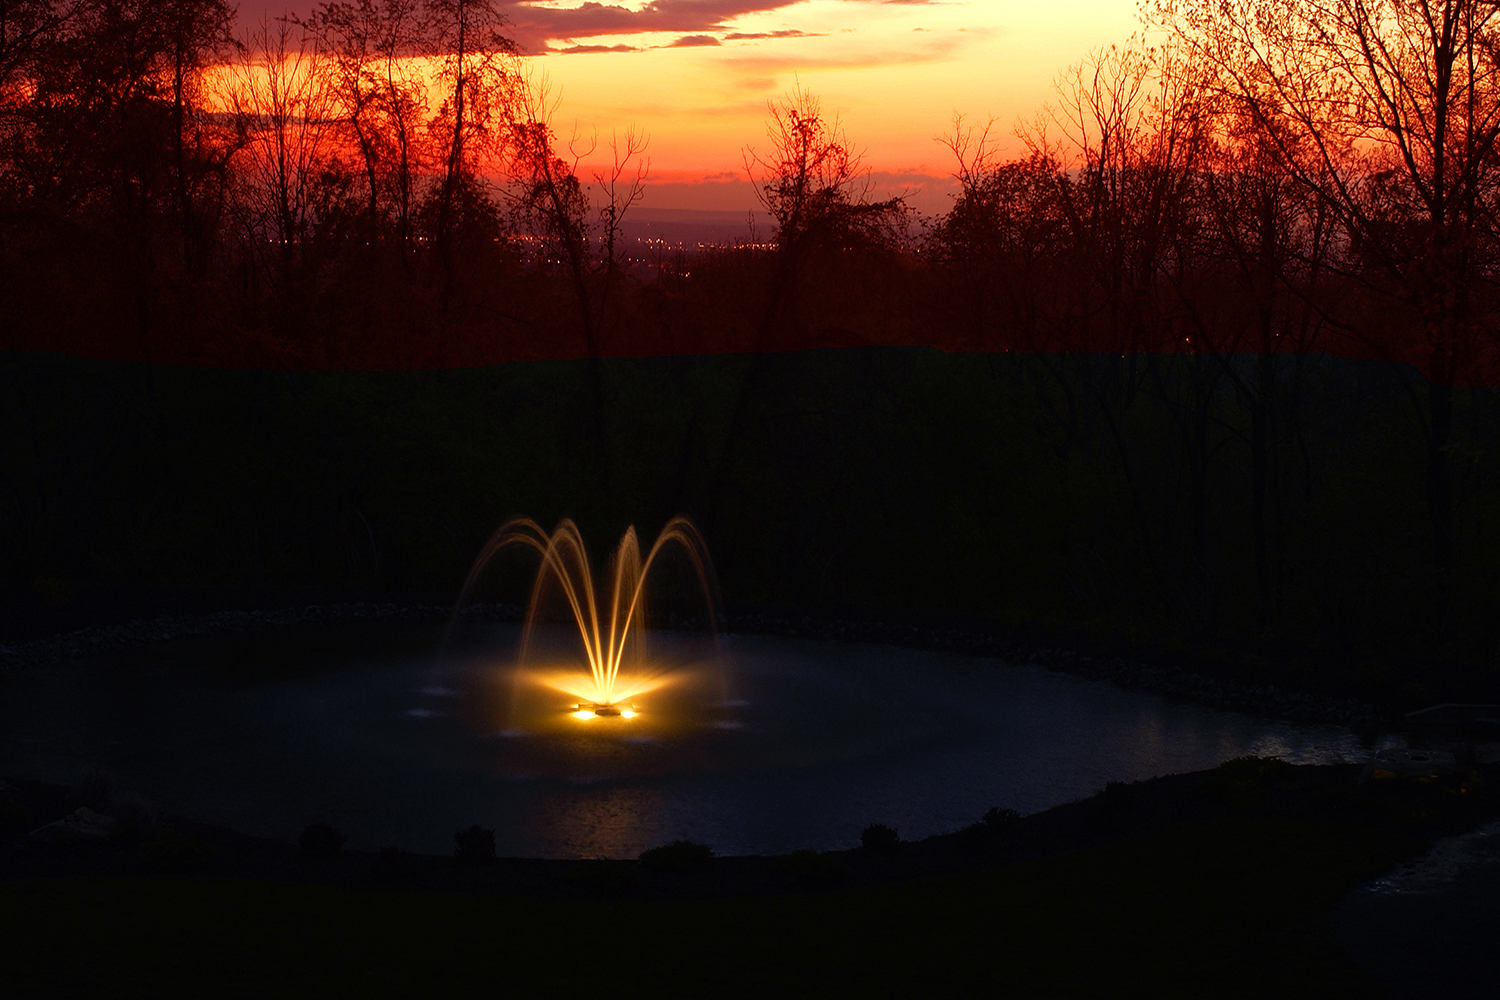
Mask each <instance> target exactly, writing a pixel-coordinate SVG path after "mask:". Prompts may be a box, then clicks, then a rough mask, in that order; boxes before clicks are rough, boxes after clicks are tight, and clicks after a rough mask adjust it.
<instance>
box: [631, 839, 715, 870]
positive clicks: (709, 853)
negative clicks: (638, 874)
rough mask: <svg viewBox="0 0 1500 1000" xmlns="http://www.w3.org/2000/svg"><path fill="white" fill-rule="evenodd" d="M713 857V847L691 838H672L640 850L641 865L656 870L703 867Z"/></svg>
mask: <svg viewBox="0 0 1500 1000" xmlns="http://www.w3.org/2000/svg"><path fill="white" fill-rule="evenodd" d="M713 859H714V849H713V848H712V847H709V846H708V845H707V844H699V843H695V842H694V841H691V840H674V841H672V842H671V843H670V844H664V845H663V846H661V847H653V848H651V849H650V850H648V851H642V852H641V856H640V862H641V864H642V866H644V867H646V868H649V869H651V870H652V871H658V872H684V871H690V870H692V869H694V868H704V867H707V866H708V864H709V863H710V862H711V861H713Z"/></svg>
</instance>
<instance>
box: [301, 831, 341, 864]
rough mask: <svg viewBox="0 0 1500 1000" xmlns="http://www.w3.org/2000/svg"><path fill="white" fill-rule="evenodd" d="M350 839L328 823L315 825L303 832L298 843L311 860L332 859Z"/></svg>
mask: <svg viewBox="0 0 1500 1000" xmlns="http://www.w3.org/2000/svg"><path fill="white" fill-rule="evenodd" d="M348 839H349V838H347V837H345V836H344V835H343V834H342V833H339V832H338V831H337V830H335V829H334V828H333V827H331V826H329V825H328V824H327V823H314V824H312V825H311V826H308V827H307V828H305V829H304V830H303V831H302V839H301V840H299V841H297V843H298V844H299V845H300V846H301V848H302V853H303V854H304V855H306V856H307V857H309V858H331V857H333V856H334V855H335V854H337V853H338V852H339V849H340V848H342V847H343V846H344V841H345V840H348Z"/></svg>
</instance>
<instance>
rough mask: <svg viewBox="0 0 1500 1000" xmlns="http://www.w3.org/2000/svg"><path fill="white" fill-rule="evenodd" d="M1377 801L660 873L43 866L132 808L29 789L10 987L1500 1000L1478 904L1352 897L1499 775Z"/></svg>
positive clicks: (1120, 788) (1176, 806)
mask: <svg viewBox="0 0 1500 1000" xmlns="http://www.w3.org/2000/svg"><path fill="white" fill-rule="evenodd" d="M1359 771H1360V769H1359V768H1358V767H1357V766H1347V767H1293V766H1291V765H1287V764H1284V763H1281V762H1277V761H1257V760H1246V761H1235V762H1231V763H1229V764H1226V765H1224V766H1223V767H1220V768H1218V769H1215V770H1213V771H1208V772H1200V773H1197V774H1189V775H1179V776H1173V777H1167V778H1160V779H1156V780H1153V781H1148V782H1141V783H1137V784H1133V785H1118V784H1117V785H1112V786H1111V787H1110V788H1108V789H1106V790H1105V791H1104V792H1102V793H1100V794H1099V795H1097V796H1095V797H1093V798H1091V799H1088V800H1084V801H1080V802H1074V803H1070V804H1067V805H1064V806H1060V807H1057V808H1055V809H1052V810H1049V811H1047V812H1044V813H1039V814H1036V815H1033V816H1027V817H1024V818H1013V819H1009V820H1007V819H1005V818H1004V817H1000V816H996V817H994V818H993V819H992V820H991V821H990V822H979V823H976V825H975V826H973V827H970V828H968V829H966V830H962V831H958V832H955V833H953V834H949V835H945V836H940V837H933V838H930V839H928V840H924V841H921V842H918V843H901V844H899V845H896V846H894V847H891V848H889V849H885V850H871V849H863V848H861V849H856V850H852V851H843V852H832V853H826V854H814V853H811V852H799V853H797V854H793V855H788V856H785V857H781V858H770V857H737V858H713V859H711V860H707V861H700V862H698V863H696V864H695V863H693V861H692V859H691V858H690V857H678V858H677V859H676V860H677V861H678V862H679V863H678V864H676V865H673V864H670V862H671V861H672V858H670V857H669V858H667V859H665V860H666V862H668V863H665V864H661V863H659V864H658V865H656V866H650V865H647V864H644V863H642V862H639V861H605V860H594V861H539V860H524V859H498V860H490V861H484V862H479V863H468V864H466V863H462V862H460V861H459V860H457V859H456V858H445V857H432V856H417V855H408V854H400V853H396V852H394V851H387V852H385V853H384V854H361V853H356V852H344V851H339V852H336V853H333V854H331V855H329V856H324V857H314V856H310V855H309V854H308V853H307V852H305V851H303V850H301V849H299V848H298V847H296V846H292V845H286V844H280V843H276V842H271V841H265V840H258V839H255V838H249V837H244V836H241V835H238V834H235V833H233V832H231V831H227V830H221V829H215V828H210V827H204V826H201V825H195V824H192V823H189V822H187V821H185V820H181V819H175V818H171V817H168V818H165V819H158V820H157V821H156V822H155V824H154V826H153V825H151V824H146V823H137V824H135V825H136V827H137V829H136V831H135V832H134V834H133V835H123V836H116V837H113V838H110V839H107V840H101V841H97V842H91V843H45V844H44V843H37V842H34V841H33V840H30V839H28V838H26V837H25V835H24V834H25V831H26V830H27V829H31V828H34V827H35V826H36V825H38V824H40V823H43V822H46V821H49V820H52V819H56V818H59V817H61V816H63V815H65V814H67V812H68V811H69V810H71V809H73V808H75V807H76V806H77V804H78V803H79V802H80V801H82V798H83V797H85V796H90V795H92V796H94V801H95V805H97V806H98V807H99V808H100V809H101V810H102V811H108V810H109V809H110V808H111V806H110V803H109V801H108V799H107V796H108V792H107V790H102V789H101V788H100V787H98V786H95V787H92V788H80V789H74V790H67V789H62V788H58V787H55V786H45V785H41V784H37V783H29V782H25V781H14V780H13V781H9V782H8V784H9V788H8V790H7V791H5V792H4V793H3V801H4V810H5V813H4V814H5V816H6V817H7V822H8V824H9V826H8V827H7V836H6V838H5V845H6V846H5V850H4V854H3V860H0V956H3V958H0V983H3V986H4V994H5V995H6V996H8V997H9V996H17V997H19V996H63V995H78V996H81V995H127V996H158V995H193V996H199V995H214V996H273V995H274V996H281V995H298V996H303V995H305V996H345V995H360V996H387V995H389V996H415V995H437V994H447V995H454V994H463V993H472V992H475V991H485V992H494V993H499V994H501V995H515V996H574V995H584V994H594V993H600V992H607V993H610V994H615V995H620V994H623V995H640V996H683V997H700V996H714V997H718V996H865V995H877V996H923V995H926V996H953V995H957V994H958V993H959V992H960V991H962V992H969V991H975V992H979V993H981V994H982V995H1016V996H1110V995H1126V994H1142V995H1153V996H1194V997H1207V996H1247V997H1264V996H1278V997H1286V996H1308V997H1337V996H1380V995H1393V996H1419V995H1424V994H1425V995H1432V996H1445V997H1459V996H1490V995H1492V993H1490V992H1489V991H1488V989H1487V988H1488V987H1491V986H1492V985H1493V983H1494V982H1495V976H1496V974H1497V968H1496V961H1495V958H1494V955H1493V948H1492V947H1491V945H1492V943H1493V941H1494V940H1495V939H1496V936H1497V934H1500V924H1497V921H1496V917H1497V912H1496V909H1495V907H1494V905H1493V903H1490V902H1487V900H1492V899H1493V898H1494V897H1493V896H1492V895H1488V894H1486V893H1485V892H1483V891H1477V892H1476V891H1474V889H1475V887H1473V886H1469V887H1466V889H1465V891H1468V892H1469V896H1468V897H1465V900H1461V901H1460V902H1462V903H1463V905H1462V906H1461V907H1459V908H1458V909H1455V908H1454V907H1453V906H1450V905H1447V904H1446V903H1445V902H1444V901H1443V900H1442V899H1436V900H1434V899H1433V898H1426V899H1424V900H1420V901H1418V904H1417V905H1418V907H1419V909H1420V907H1427V910H1426V911H1423V912H1417V911H1412V910H1411V908H1410V906H1408V908H1407V910H1406V911H1401V910H1399V909H1394V910H1393V909H1392V908H1391V907H1390V906H1385V907H1384V908H1382V907H1381V906H1374V907H1371V906H1368V905H1367V906H1365V907H1364V908H1363V909H1360V908H1358V907H1355V908H1353V909H1351V906H1350V904H1349V903H1348V901H1347V897H1348V894H1349V892H1350V890H1351V889H1352V888H1353V887H1355V886H1356V885H1358V884H1360V883H1361V882H1364V881H1365V880H1368V879H1370V878H1372V877H1374V876H1376V875H1379V874H1380V873H1382V872H1385V871H1388V870H1389V869H1391V868H1392V867H1393V866H1394V865H1396V864H1398V863H1399V862H1400V861H1402V860H1403V859H1406V858H1410V857H1412V856H1414V855H1416V854H1417V853H1419V852H1420V851H1422V850H1423V849H1425V848H1426V847H1427V845H1428V844H1429V843H1430V842H1431V840H1432V838H1435V837H1438V836H1442V835H1445V834H1450V833H1454V832H1457V831H1461V830H1466V829H1471V828H1473V827H1475V826H1476V825H1478V824H1481V823H1483V822H1486V821H1488V820H1490V819H1492V818H1493V817H1495V816H1496V815H1497V814H1500V795H1496V793H1495V789H1496V788H1497V787H1500V768H1497V767H1495V766H1493V765H1479V766H1478V767H1477V768H1475V769H1473V770H1469V771H1465V772H1462V773H1455V774H1450V775H1447V776H1445V777H1443V778H1442V779H1440V780H1435V781H1428V782H1423V781H1417V780H1413V779H1408V778H1397V777H1391V778H1387V779H1384V780H1377V781H1373V782H1367V783H1365V784H1359V782H1358V778H1359ZM100 796H104V798H100ZM115 811H117V812H128V810H121V809H116V810H115ZM1456 898H1457V897H1453V896H1450V897H1449V898H1448V902H1450V903H1451V902H1452V901H1453V899H1456ZM1341 901H1344V903H1343V905H1342V907H1340V903H1341ZM1434 910H1435V911H1436V912H1434ZM1413 913H1416V914H1417V917H1418V919H1419V920H1420V925H1419V926H1415V927H1414V926H1413V925H1412V921H1411V917H1412V914H1413ZM1439 916H1440V917H1441V920H1442V923H1441V924H1440V925H1438V926H1439V927H1440V932H1439V933H1432V931H1433V929H1434V920H1435V919H1437V918H1438V917H1439ZM1414 943H1415V947H1412V945H1413V944H1414ZM1369 970H1375V971H1376V972H1377V973H1378V975H1379V976H1380V977H1381V979H1379V980H1377V979H1375V978H1372V976H1371V975H1370V972H1369Z"/></svg>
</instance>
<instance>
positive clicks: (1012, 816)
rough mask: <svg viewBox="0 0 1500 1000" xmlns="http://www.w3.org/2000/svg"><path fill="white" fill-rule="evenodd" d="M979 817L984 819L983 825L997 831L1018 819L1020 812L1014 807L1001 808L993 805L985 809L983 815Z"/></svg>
mask: <svg viewBox="0 0 1500 1000" xmlns="http://www.w3.org/2000/svg"><path fill="white" fill-rule="evenodd" d="M980 818H981V819H982V820H983V821H984V825H985V826H987V827H989V828H990V829H991V830H994V831H996V832H999V831H1001V830H1004V829H1005V828H1006V827H1008V826H1010V825H1011V824H1012V823H1014V822H1015V821H1016V820H1018V819H1020V818H1021V814H1020V813H1018V812H1016V811H1015V810H1014V809H1001V808H1000V807H999V806H995V807H993V808H990V809H986V810H985V812H984V815H983V816H982V817H980Z"/></svg>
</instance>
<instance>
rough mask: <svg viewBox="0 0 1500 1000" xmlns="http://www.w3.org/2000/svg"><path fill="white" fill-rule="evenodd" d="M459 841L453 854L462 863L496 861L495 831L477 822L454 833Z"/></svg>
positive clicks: (481, 863) (477, 863)
mask: <svg viewBox="0 0 1500 1000" xmlns="http://www.w3.org/2000/svg"><path fill="white" fill-rule="evenodd" d="M453 840H454V841H455V842H456V843H457V845H458V846H457V847H456V848H454V851H453V856H454V857H455V858H457V859H458V861H459V862H460V863H461V864H466V865H488V864H494V862H495V831H494V830H487V829H485V828H484V827H482V826H480V825H479V824H478V823H475V824H474V825H473V826H471V827H469V828H468V829H467V830H460V831H458V832H457V833H455V834H454V835H453Z"/></svg>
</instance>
